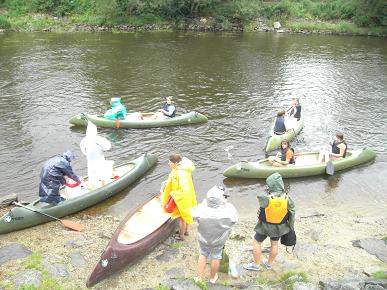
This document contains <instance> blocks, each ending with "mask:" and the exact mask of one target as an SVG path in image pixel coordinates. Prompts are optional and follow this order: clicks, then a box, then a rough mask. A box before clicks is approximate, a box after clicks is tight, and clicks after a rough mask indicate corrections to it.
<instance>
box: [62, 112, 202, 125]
mask: <svg viewBox="0 0 387 290" xmlns="http://www.w3.org/2000/svg"><path fill="white" fill-rule="evenodd" d="M133 116H134V117H133ZM136 116H138V115H136V114H133V113H132V114H127V117H126V119H125V120H120V121H119V125H118V126H117V123H116V120H111V119H106V118H104V117H103V116H97V115H91V114H86V113H82V114H79V115H76V116H74V117H72V118H70V120H69V122H70V123H71V124H73V125H76V126H87V120H90V121H91V122H93V123H94V124H95V125H96V126H97V127H104V128H117V127H118V128H132V129H144V128H154V127H167V126H179V125H189V124H196V123H204V122H207V121H208V119H207V117H206V116H204V115H202V114H200V113H198V112H190V113H186V114H182V115H176V117H174V118H166V119H160V120H153V119H152V116H154V113H142V117H143V119H140V118H139V117H136Z"/></svg>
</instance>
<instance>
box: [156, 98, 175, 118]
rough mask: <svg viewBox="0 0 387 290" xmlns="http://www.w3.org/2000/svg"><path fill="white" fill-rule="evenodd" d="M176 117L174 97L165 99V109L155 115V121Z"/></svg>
mask: <svg viewBox="0 0 387 290" xmlns="http://www.w3.org/2000/svg"><path fill="white" fill-rule="evenodd" d="M175 116H176V105H175V103H174V102H173V100H172V96H168V97H166V98H165V103H164V104H163V108H162V109H159V111H158V112H157V113H156V114H155V115H154V119H166V118H174V117H175Z"/></svg>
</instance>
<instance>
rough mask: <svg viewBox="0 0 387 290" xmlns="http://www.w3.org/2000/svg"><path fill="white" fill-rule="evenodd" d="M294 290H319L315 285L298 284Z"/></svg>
mask: <svg viewBox="0 0 387 290" xmlns="http://www.w3.org/2000/svg"><path fill="white" fill-rule="evenodd" d="M293 290H318V287H317V286H316V285H314V284H313V283H304V282H296V283H294V285H293Z"/></svg>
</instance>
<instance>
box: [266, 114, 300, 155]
mask: <svg viewBox="0 0 387 290" xmlns="http://www.w3.org/2000/svg"><path fill="white" fill-rule="evenodd" d="M274 124H275V119H274V122H273V126H272V127H271V129H270V132H269V135H270V137H269V139H268V141H267V143H266V147H265V151H266V152H270V151H273V150H276V149H278V148H279V146H280V145H281V141H282V140H288V141H292V140H293V139H294V138H296V135H298V134H299V133H300V132H301V130H302V128H303V127H304V110H303V108H301V118H300V120H299V121H297V125H296V126H295V128H294V129H292V130H290V131H288V132H286V133H285V134H282V135H275V134H274V133H273V132H274Z"/></svg>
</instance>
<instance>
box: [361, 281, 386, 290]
mask: <svg viewBox="0 0 387 290" xmlns="http://www.w3.org/2000/svg"><path fill="white" fill-rule="evenodd" d="M365 289H366V290H379V289H387V279H381V280H376V279H371V280H366V281H365Z"/></svg>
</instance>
